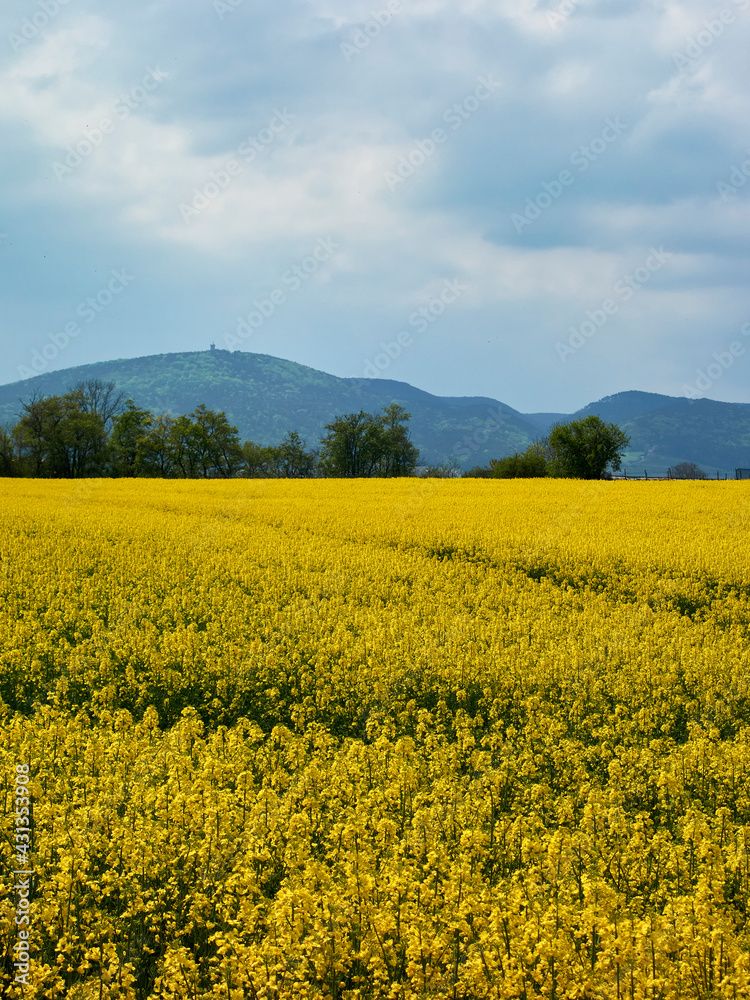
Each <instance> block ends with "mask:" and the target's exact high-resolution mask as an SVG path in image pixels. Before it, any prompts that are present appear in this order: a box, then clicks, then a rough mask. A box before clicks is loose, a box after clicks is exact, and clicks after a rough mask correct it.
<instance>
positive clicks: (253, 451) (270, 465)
mask: <svg viewBox="0 0 750 1000" xmlns="http://www.w3.org/2000/svg"><path fill="white" fill-rule="evenodd" d="M277 450H278V449H276V448H274V447H273V446H272V445H262V444H256V443H255V442H254V441H245V443H244V444H243V445H242V475H243V476H246V477H247V478H248V479H273V478H275V477H277V476H278V474H279V471H278V461H277V459H278V455H277Z"/></svg>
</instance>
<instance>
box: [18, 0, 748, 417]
mask: <svg viewBox="0 0 750 1000" xmlns="http://www.w3.org/2000/svg"><path fill="white" fill-rule="evenodd" d="M749 42H750V0H723V2H722V0H719V2H718V3H716V4H714V3H711V2H708V3H706V2H705V0H703V2H698V0H366V2H360V0H275V2H274V3H273V4H270V3H267V4H263V5H261V4H260V3H259V2H258V0H130V2H129V3H128V4H127V5H125V4H122V3H121V2H119V0H118V2H114V0H96V2H93V0H65V2H63V0H6V2H5V3H4V4H3V5H2V10H1V11H0V51H1V52H2V58H1V59H0V142H1V143H2V156H1V157H0V172H1V178H2V183H1V184H0V275H1V278H0V280H1V281H2V310H1V312H0V383H3V384H4V383H9V382H15V381H17V380H18V379H21V378H27V377H30V376H32V375H34V374H37V373H39V372H42V371H53V370H58V369H62V368H69V367H73V366H76V365H80V364H86V363H89V362H94V361H107V360H111V359H114V358H130V357H140V356H143V355H148V354H157V353H167V352H174V351H196V350H207V349H208V348H209V345H210V344H211V343H214V344H215V345H216V347H217V348H222V349H226V350H242V351H254V352H260V353H264V354H271V355H274V356H276V357H281V358H288V359H290V360H292V361H297V362H300V363H302V364H305V365H309V366H311V367H313V368H318V369H321V370H323V371H327V372H330V373H332V374H334V375H338V376H343V377H381V378H389V379H396V380H399V381H405V382H410V383H411V384H413V385H415V386H418V387H419V388H422V389H425V390H427V391H428V392H432V393H436V394H439V395H452V396H459V395H481V396H490V397H493V398H495V399H499V400H502V401H503V402H505V403H507V404H509V405H510V406H512V407H514V408H516V409H518V410H521V411H522V412H535V411H556V412H573V411H574V410H576V409H578V408H579V407H582V406H584V405H585V404H586V403H588V402H590V401H593V400H596V399H599V398H601V397H603V396H606V395H611V394H613V393H616V392H620V391H625V390H630V389H639V390H644V391H649V392H661V393H667V394H669V395H673V396H681V395H688V396H708V397H710V398H713V399H719V400H726V401H735V402H750V379H749V378H748V376H749V375H750V294H749V293H748V261H749V258H750V244H749V240H748V235H749V234H750V198H749V193H750V184H748V183H747V182H748V179H750V87H749V86H748V84H749V83H750V70H748V60H747V52H748V50H749V49H750V46H749V44H748V43H749Z"/></svg>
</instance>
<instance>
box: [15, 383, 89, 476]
mask: <svg viewBox="0 0 750 1000" xmlns="http://www.w3.org/2000/svg"><path fill="white" fill-rule="evenodd" d="M22 406H23V409H24V413H23V416H22V417H21V419H20V420H19V422H18V424H17V425H16V439H17V442H18V446H19V451H20V454H21V456H22V460H23V464H24V468H25V471H26V473H27V475H31V476H37V477H42V476H54V477H61V478H74V477H81V476H91V475H96V474H97V473H99V472H101V470H102V468H103V465H104V461H105V457H106V447H107V434H106V430H105V426H104V419H103V417H102V416H101V415H100V414H98V413H96V412H95V411H94V410H93V409H90V408H87V405H86V400H85V398H84V397H83V395H82V394H81V392H79V391H78V390H77V389H75V390H73V391H72V392H69V393H66V395H64V396H45V397H34V398H32V399H31V400H30V401H29V402H28V403H23V404H22Z"/></svg>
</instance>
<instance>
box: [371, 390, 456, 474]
mask: <svg viewBox="0 0 750 1000" xmlns="http://www.w3.org/2000/svg"><path fill="white" fill-rule="evenodd" d="M376 419H378V420H379V421H380V423H381V426H382V431H383V434H382V447H383V453H382V456H381V460H380V475H382V476H411V475H413V474H414V470H415V468H416V467H417V462H418V461H419V450H418V449H417V448H416V447H415V446H414V445H413V444H412V443H411V441H410V440H409V428H408V426H407V422H408V421H409V420H411V413H407V412H406V410H405V409H404V407H403V406H399V404H398V403H391V404H390V406H387V407H385V408H384V410H383V412H382V414H381V415H380V416H379V417H378V418H376ZM453 461H454V462H455V459H454V460H453Z"/></svg>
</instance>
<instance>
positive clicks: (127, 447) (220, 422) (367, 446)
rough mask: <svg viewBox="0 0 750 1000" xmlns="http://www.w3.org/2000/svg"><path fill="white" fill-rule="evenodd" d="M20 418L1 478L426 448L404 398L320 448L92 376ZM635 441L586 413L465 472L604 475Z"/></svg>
mask: <svg viewBox="0 0 750 1000" xmlns="http://www.w3.org/2000/svg"><path fill="white" fill-rule="evenodd" d="M21 405H22V410H23V412H22V414H21V417H20V419H19V421H18V423H17V424H16V425H15V426H13V427H11V428H9V429H0V475H3V476H28V477H33V478H63V479H69V478H79V477H91V476H111V477H141V476H151V477H158V478H165V479H170V478H172V479H231V478H236V477H239V476H243V477H248V478H286V479H295V478H297V479H301V478H311V477H316V476H330V477H338V478H355V477H370V476H379V477H393V476H412V475H415V473H416V471H417V466H418V462H419V450H418V449H417V448H416V447H415V446H414V445H413V444H412V442H411V440H410V439H409V429H408V421H409V419H410V418H411V414H410V413H407V411H406V410H405V409H404V407H402V406H399V405H398V404H397V403H391V404H390V406H387V407H384V409H383V410H382V411H381V412H380V413H376V414H372V413H366V412H365V411H364V410H360V412H359V413H346V414H343V415H340V416H336V417H335V418H334V419H333V420H332V421H331V423H329V424H326V425H325V429H326V431H327V432H328V433H327V435H326V436H325V437H324V438H322V439H321V441H320V447H318V448H308V447H307V445H306V442H305V441H303V440H302V439H301V437H300V435H299V434H298V432H297V431H290V432H289V433H288V434H287V435H286V437H285V438H284V440H283V441H282V442H281V443H280V444H278V445H261V444H256V443H255V442H253V441H244V442H241V441H240V438H239V435H238V431H237V428H236V427H234V426H232V425H231V424H230V423H229V420H228V419H227V416H226V414H225V412H224V411H223V410H221V411H215V410H211V409H208V408H207V407H206V406H205V405H203V404H201V405H199V406H197V407H196V408H195V410H193V411H192V413H189V414H182V415H180V416H177V417H173V416H170V415H169V414H165V413H163V414H154V413H152V412H151V411H150V410H146V409H142V408H141V407H138V406H136V405H135V403H134V402H133V400H132V399H126V398H125V397H124V394H123V393H121V392H118V391H117V389H116V386H115V383H114V382H102V381H100V380H99V379H90V380H89V381H87V382H79V383H78V384H77V385H75V386H74V387H73V388H72V389H71V390H70V391H69V392H67V393H65V394H63V395H59V396H34V397H33V398H32V399H30V400H29V401H28V402H25V403H22V404H21ZM629 441H630V439H629V438H628V437H627V435H626V434H624V433H623V431H621V430H620V428H619V427H617V426H616V425H615V424H607V423H604V421H602V420H601V419H600V418H599V417H596V416H589V417H585V418H583V419H581V420H574V421H571V422H569V423H567V424H557V425H555V426H554V427H553V428H552V429H551V430H550V432H549V434H548V435H547V437H546V438H543V439H541V440H538V441H535V442H534V443H533V444H531V445H529V447H528V448H527V449H526V450H525V451H524V452H522V453H518V452H515V453H514V454H513V455H509V456H506V457H504V458H500V459H493V460H491V461H490V463H489V465H487V466H477V467H475V468H473V469H470V470H469V471H468V472H464V473H463V476H465V477H474V478H479V477H481V478H499V479H511V478H536V477H541V476H563V477H569V478H576V479H601V478H602V477H606V476H608V475H610V474H611V472H612V471H617V470H619V469H620V468H621V465H622V452H623V450H624V449H625V448H626V447H627V445H628V444H629ZM421 474H422V475H423V476H428V477H430V476H458V475H461V472H460V469H459V468H458V466H457V464H456V463H455V462H454V463H451V464H449V465H444V466H438V467H435V466H431V467H428V468H427V469H423V470H422V472H421Z"/></svg>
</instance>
